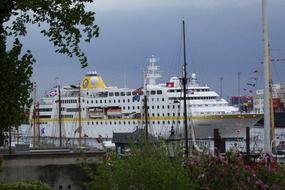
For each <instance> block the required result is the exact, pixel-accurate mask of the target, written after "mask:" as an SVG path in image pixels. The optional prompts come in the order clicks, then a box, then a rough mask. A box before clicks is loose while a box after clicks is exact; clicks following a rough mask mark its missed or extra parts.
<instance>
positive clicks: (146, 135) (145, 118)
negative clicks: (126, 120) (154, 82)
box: [143, 72, 149, 142]
mask: <svg viewBox="0 0 285 190" xmlns="http://www.w3.org/2000/svg"><path fill="white" fill-rule="evenodd" d="M146 80H147V72H145V76H144V98H143V100H144V130H145V140H146V142H148V141H149V139H148V109H147V108H148V107H147V81H146Z"/></svg>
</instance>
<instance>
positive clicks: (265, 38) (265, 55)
mask: <svg viewBox="0 0 285 190" xmlns="http://www.w3.org/2000/svg"><path fill="white" fill-rule="evenodd" d="M262 23H263V70H264V73H263V77H264V148H263V151H264V153H268V154H271V145H270V144H271V141H270V93H269V92H270V87H269V42H268V18H267V0H262Z"/></svg>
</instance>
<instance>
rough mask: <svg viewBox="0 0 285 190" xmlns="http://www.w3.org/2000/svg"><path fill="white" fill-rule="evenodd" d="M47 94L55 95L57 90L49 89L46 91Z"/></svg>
mask: <svg viewBox="0 0 285 190" xmlns="http://www.w3.org/2000/svg"><path fill="white" fill-rule="evenodd" d="M47 95H48V96H56V95H57V90H56V89H51V90H50V91H49V92H48V93H47Z"/></svg>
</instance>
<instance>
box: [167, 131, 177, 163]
mask: <svg viewBox="0 0 285 190" xmlns="http://www.w3.org/2000/svg"><path fill="white" fill-rule="evenodd" d="M179 141H180V138H177V136H176V135H175V131H174V128H173V126H172V127H171V130H170V135H169V137H168V138H167V139H166V146H167V152H168V157H169V158H170V159H173V158H174V157H175V153H176V152H177V149H178V145H179Z"/></svg>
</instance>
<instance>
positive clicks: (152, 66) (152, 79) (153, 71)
mask: <svg viewBox="0 0 285 190" xmlns="http://www.w3.org/2000/svg"><path fill="white" fill-rule="evenodd" d="M158 61H159V59H158V58H157V57H155V56H154V55H152V56H151V57H149V58H147V62H148V66H147V69H146V73H145V77H144V120H145V135H146V141H148V140H149V139H148V133H149V132H148V105H147V95H148V94H147V85H150V86H153V85H156V83H157V80H158V79H159V78H161V73H160V67H159V65H157V63H158Z"/></svg>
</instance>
